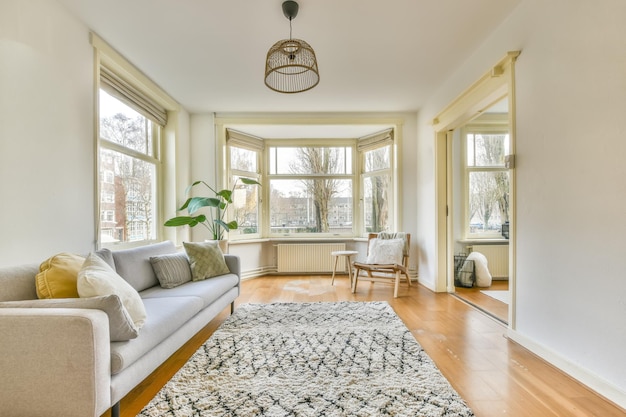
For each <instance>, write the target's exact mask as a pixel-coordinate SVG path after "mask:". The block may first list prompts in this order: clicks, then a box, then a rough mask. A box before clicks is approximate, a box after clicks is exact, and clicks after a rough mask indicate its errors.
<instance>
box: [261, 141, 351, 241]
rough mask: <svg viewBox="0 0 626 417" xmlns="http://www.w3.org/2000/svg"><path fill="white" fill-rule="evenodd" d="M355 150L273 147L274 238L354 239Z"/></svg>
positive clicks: (271, 177) (270, 151)
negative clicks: (325, 236)
mask: <svg viewBox="0 0 626 417" xmlns="http://www.w3.org/2000/svg"><path fill="white" fill-rule="evenodd" d="M352 155H353V146H329V145H322V144H319V145H318V144H315V142H314V141H309V142H308V143H307V145H306V146H293V145H287V146H280V145H272V146H270V147H269V165H270V166H269V173H268V174H269V192H270V196H269V200H270V201H269V211H270V215H269V217H270V218H269V221H270V223H269V224H270V234H272V235H277V234H279V235H291V234H299V233H321V234H330V235H352V234H353V231H352V218H353V201H354V196H353V188H354V170H353V168H352V165H353V161H352Z"/></svg>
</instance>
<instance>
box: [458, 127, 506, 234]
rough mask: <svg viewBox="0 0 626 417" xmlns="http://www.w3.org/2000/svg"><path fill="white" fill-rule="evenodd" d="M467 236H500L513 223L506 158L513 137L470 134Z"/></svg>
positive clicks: (468, 138) (488, 132) (478, 133)
mask: <svg viewBox="0 0 626 417" xmlns="http://www.w3.org/2000/svg"><path fill="white" fill-rule="evenodd" d="M465 138H466V142H465V143H466V155H467V164H466V171H467V203H466V204H467V220H466V223H467V227H466V231H467V235H468V237H496V236H500V235H501V232H502V224H504V223H505V222H508V221H509V172H508V170H507V169H506V167H505V165H504V157H505V156H506V155H507V154H508V153H509V134H508V133H507V132H504V131H499V132H498V131H489V130H482V131H481V130H475V131H468V132H467V133H466V135H465Z"/></svg>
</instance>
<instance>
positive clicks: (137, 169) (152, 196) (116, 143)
mask: <svg viewBox="0 0 626 417" xmlns="http://www.w3.org/2000/svg"><path fill="white" fill-rule="evenodd" d="M99 101H100V105H99V111H100V114H99V119H100V141H99V156H100V161H99V166H100V213H101V215H100V241H101V243H102V244H103V245H105V246H106V244H107V243H116V242H135V241H149V240H154V239H156V230H157V228H156V219H157V199H156V196H157V178H158V176H157V171H158V166H159V159H158V148H159V146H158V144H159V137H160V132H161V127H160V126H159V125H157V124H156V123H154V122H153V121H151V120H149V119H148V118H147V117H145V116H143V115H142V114H140V113H139V112H137V111H136V110H135V109H133V108H132V107H130V106H129V105H127V104H125V103H123V102H122V101H121V100H120V99H118V98H116V97H114V96H113V95H111V94H109V93H108V92H107V91H105V90H103V89H101V90H100V95H99Z"/></svg>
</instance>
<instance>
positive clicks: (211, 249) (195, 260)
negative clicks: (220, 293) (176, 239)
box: [183, 241, 230, 281]
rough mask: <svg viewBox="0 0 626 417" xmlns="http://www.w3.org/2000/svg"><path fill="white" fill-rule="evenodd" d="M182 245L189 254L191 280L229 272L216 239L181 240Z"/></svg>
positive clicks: (199, 279)
mask: <svg viewBox="0 0 626 417" xmlns="http://www.w3.org/2000/svg"><path fill="white" fill-rule="evenodd" d="M183 246H184V247H185V251H186V252H187V256H189V265H190V266H191V279H192V280H194V281H201V280H203V279H207V278H212V277H216V276H218V275H224V274H228V273H229V272H230V270H229V269H228V266H226V262H225V261H224V254H223V253H222V250H221V249H220V247H219V245H218V243H217V241H209V242H183Z"/></svg>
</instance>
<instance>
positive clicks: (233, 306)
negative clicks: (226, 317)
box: [230, 301, 235, 314]
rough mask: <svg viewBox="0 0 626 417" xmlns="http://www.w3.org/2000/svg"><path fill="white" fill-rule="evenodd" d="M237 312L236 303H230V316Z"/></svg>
mask: <svg viewBox="0 0 626 417" xmlns="http://www.w3.org/2000/svg"><path fill="white" fill-rule="evenodd" d="M234 312H235V302H234V301H233V302H232V303H230V314H233V313H234Z"/></svg>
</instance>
